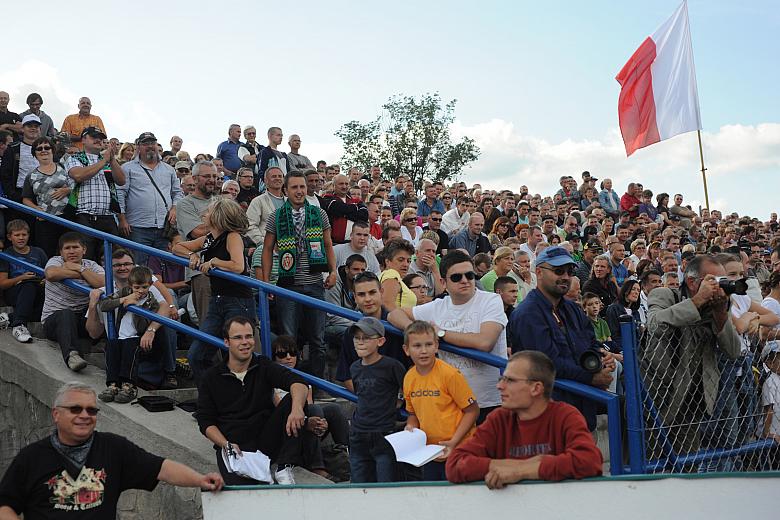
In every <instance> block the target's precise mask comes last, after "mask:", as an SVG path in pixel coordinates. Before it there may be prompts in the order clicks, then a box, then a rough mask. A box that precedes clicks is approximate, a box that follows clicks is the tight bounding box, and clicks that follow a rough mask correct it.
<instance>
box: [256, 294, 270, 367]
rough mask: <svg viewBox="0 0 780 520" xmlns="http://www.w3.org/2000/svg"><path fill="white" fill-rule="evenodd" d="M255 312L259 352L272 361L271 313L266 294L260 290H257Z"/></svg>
mask: <svg viewBox="0 0 780 520" xmlns="http://www.w3.org/2000/svg"><path fill="white" fill-rule="evenodd" d="M257 310H258V314H259V316H260V346H261V352H262V353H263V355H264V356H266V357H267V358H268V359H273V355H272V353H271V311H270V309H269V308H268V293H267V292H265V291H264V290H263V289H262V288H261V289H258V290H257Z"/></svg>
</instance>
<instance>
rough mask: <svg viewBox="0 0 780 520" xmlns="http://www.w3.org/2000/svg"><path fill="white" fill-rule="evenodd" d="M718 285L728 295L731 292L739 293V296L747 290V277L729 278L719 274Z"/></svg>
mask: <svg viewBox="0 0 780 520" xmlns="http://www.w3.org/2000/svg"><path fill="white" fill-rule="evenodd" d="M718 285H719V286H720V288H721V289H723V292H724V293H726V294H727V295H729V296H731V295H732V294H739V295H740V296H744V295H746V294H747V290H748V285H747V278H741V279H739V280H729V279H728V278H726V277H725V276H719V277H718Z"/></svg>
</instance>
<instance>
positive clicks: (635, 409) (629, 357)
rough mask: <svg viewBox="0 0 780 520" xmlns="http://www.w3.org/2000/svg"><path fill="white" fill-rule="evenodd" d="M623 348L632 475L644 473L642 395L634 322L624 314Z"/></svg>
mask: <svg viewBox="0 0 780 520" xmlns="http://www.w3.org/2000/svg"><path fill="white" fill-rule="evenodd" d="M620 333H621V336H622V348H623V374H624V377H625V387H626V388H625V389H626V424H627V428H628V457H629V468H630V469H631V473H633V474H642V473H645V455H644V453H645V450H644V428H643V418H642V417H643V414H642V393H641V390H640V388H641V386H640V384H641V383H640V376H639V363H638V362H637V350H636V345H637V343H636V342H637V337H636V327H635V326H634V320H633V318H632V317H631V316H629V315H627V314H624V315H623V316H621V317H620Z"/></svg>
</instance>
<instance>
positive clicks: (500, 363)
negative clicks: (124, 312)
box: [0, 197, 625, 475]
mask: <svg viewBox="0 0 780 520" xmlns="http://www.w3.org/2000/svg"><path fill="white" fill-rule="evenodd" d="M0 203H2V204H5V205H6V206H8V207H9V208H12V209H15V210H17V211H21V212H24V213H27V214H30V215H33V216H35V217H38V218H43V219H44V220H48V221H51V222H54V223H56V224H59V225H60V226H63V227H66V228H69V229H72V230H75V231H78V232H80V233H82V234H84V235H87V236H91V237H95V238H98V239H101V240H103V241H104V242H105V243H106V244H118V245H120V246H122V247H125V248H127V249H133V250H137V251H143V252H144V253H146V254H148V255H150V256H156V257H158V258H162V259H164V260H166V261H168V262H173V263H176V264H179V265H184V266H189V260H188V259H187V258H185V257H181V256H176V255H174V254H171V253H169V252H167V251H162V250H159V249H156V248H154V247H150V246H147V245H144V244H139V243H137V242H133V241H132V240H128V239H126V238H122V237H117V236H114V235H110V234H108V233H105V232H103V231H99V230H95V229H92V228H89V227H86V226H83V225H81V224H77V223H75V222H71V221H70V220H66V219H64V218H61V217H58V216H55V215H50V214H48V213H44V212H41V211H38V210H36V209H34V208H30V207H28V206H25V205H24V204H20V203H18V202H16V201H13V200H10V199H7V198H4V197H0ZM105 250H106V252H109V251H110V246H108V245H107V246H106V249H105ZM106 257H107V258H108V257H110V255H106ZM0 258H2V259H4V260H6V261H9V262H13V263H17V264H19V265H24V266H25V267H27V268H28V269H31V270H32V271H34V272H36V273H39V274H43V269H40V268H39V267H37V266H34V265H32V264H29V263H27V262H24V261H22V260H19V259H17V258H15V257H12V256H10V255H7V254H5V253H0ZM110 273H111V270H110V269H106V278H107V285H106V287H109V286H113V284H111V283H110ZM209 276H216V277H219V278H223V279H225V280H230V281H232V282H235V283H238V284H242V285H247V286H249V287H252V288H254V289H257V290H258V311H259V314H260V320H261V322H262V324H263V325H265V326H261V327H260V340H261V346H262V352H263V354H264V355H266V356H267V357H269V358H270V357H271V337H270V330H269V327H268V326H267V324H268V323H269V312H268V298H267V295H268V294H273V295H275V296H280V297H283V298H286V299H289V300H292V301H295V302H297V303H301V304H303V305H306V306H308V307H312V308H315V309H318V310H321V311H324V312H327V313H330V314H334V315H336V316H340V317H343V318H347V319H349V320H353V321H357V320H358V319H360V318H361V317H363V315H362V314H360V313H359V312H356V311H353V310H349V309H344V308H343V307H338V306H336V305H333V304H331V303H328V302H325V301H323V300H318V299H316V298H312V297H311V296H307V295H304V294H299V293H296V292H293V291H290V290H287V289H284V288H282V287H278V286H276V285H273V284H270V283H267V282H263V281H260V280H257V279H254V278H249V277H247V276H242V275H237V274H235V273H230V272H227V271H223V270H220V269H211V270H210V271H209ZM64 282H66V285H68V286H70V287H73V288H75V289H77V290H79V291H83V292H87V293H88V292H89V291H90V288H87V287H85V286H83V285H81V284H78V283H75V282H72V281H71V280H65V281H64ZM128 311H130V312H133V313H135V314H139V315H141V316H144V317H145V318H148V319H153V320H154V321H156V322H158V323H162V324H163V325H165V326H167V327H171V328H172V329H174V330H177V331H180V332H183V333H185V334H188V335H190V336H193V337H195V338H196V339H199V340H201V341H203V342H206V343H208V344H209V345H213V346H215V347H217V348H219V349H222V350H227V347H226V346H225V345H224V342H223V341H222V340H221V339H219V338H216V337H214V336H211V335H209V334H205V333H203V332H201V331H200V330H197V329H195V328H192V327H189V326H187V325H184V324H182V323H179V322H178V321H175V320H172V319H170V318H167V317H164V316H160V315H159V314H156V313H152V312H150V311H148V310H146V309H142V308H140V307H138V306H136V305H130V306H128ZM383 324H384V326H385V330H386V331H387V332H389V333H391V334H396V335H401V336H403V331H402V330H400V329H398V328H397V327H395V326H394V325H392V324H390V323H389V322H387V321H383ZM439 348H441V349H442V350H444V351H447V352H451V353H453V354H458V355H460V356H463V357H465V358H468V359H473V360H475V361H479V362H481V363H485V364H487V365H490V366H493V367H497V368H499V369H502V370H503V368H504V367H506V360H505V359H503V358H500V357H498V356H494V355H492V354H488V353H486V352H481V351H478V350H472V349H465V348H461V347H456V346H454V345H450V344H449V343H446V342H443V341H441V342H440V343H439ZM293 371H294V372H295V373H297V374H298V375H300V376H301V377H302V378H303V379H305V380H306V382H307V383H308V384H311V385H313V386H315V387H317V388H320V389H322V390H325V391H327V392H328V393H330V394H333V395H338V396H339V397H343V398H345V399H348V400H350V401H352V402H356V401H357V397H356V396H355V395H354V394H353V393H352V392H350V391H348V390H346V389H344V388H343V387H341V386H339V385H336V384H334V383H331V382H329V381H326V380H324V379H320V378H318V377H315V376H312V375H310V374H307V373H305V372H301V371H298V370H293ZM555 384H556V386H557V387H558V388H560V389H563V390H567V391H569V392H572V393H573V394H575V395H579V396H581V397H584V398H586V399H590V400H592V401H595V402H598V403H600V404H602V405H605V406H606V408H607V415H608V435H609V453H610V473H611V474H612V475H619V474H623V473H625V471H624V470H625V468H624V466H623V462H622V425H621V414H620V400H619V397H618V396H617V395H615V394H613V393H611V392H607V391H604V390H599V389H597V388H594V387H591V386H588V385H585V384H582V383H579V382H577V381H571V380H566V379H557V380H556V381H555Z"/></svg>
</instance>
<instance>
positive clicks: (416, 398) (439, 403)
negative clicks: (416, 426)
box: [404, 359, 477, 444]
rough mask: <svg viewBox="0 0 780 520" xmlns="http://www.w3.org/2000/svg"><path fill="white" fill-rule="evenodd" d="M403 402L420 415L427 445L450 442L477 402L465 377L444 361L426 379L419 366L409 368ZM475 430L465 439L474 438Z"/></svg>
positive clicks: (411, 411)
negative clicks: (464, 414)
mask: <svg viewBox="0 0 780 520" xmlns="http://www.w3.org/2000/svg"><path fill="white" fill-rule="evenodd" d="M404 399H405V400H406V411H407V412H409V413H410V414H414V415H416V416H417V420H418V421H420V429H421V430H422V431H424V432H425V435H426V436H427V437H428V444H438V443H439V442H441V441H448V440H450V439H451V438H452V436H453V435H454V434H455V430H456V429H457V428H458V424H460V421H461V419H463V409H464V408H466V407H468V406H469V405H470V404H472V403H476V402H477V398H476V397H474V392H472V391H471V387H470V386H469V383H468V382H467V381H466V378H465V377H463V374H461V373H460V371H459V370H458V369H457V368H455V367H453V366H452V365H448V364H447V363H445V362H444V361H442V360H441V359H437V360H436V361H435V363H434V365H433V368H432V369H431V371H430V372H428V374H427V375H424V376H422V375H420V373H419V372H417V367H412V368H410V369H409V371H408V372H407V373H406V377H404ZM474 429H475V427H474V426H472V428H471V430H469V432H468V433H467V434H466V436H465V437H463V440H466V439H468V438H469V437H471V435H472V434H473V433H474Z"/></svg>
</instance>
